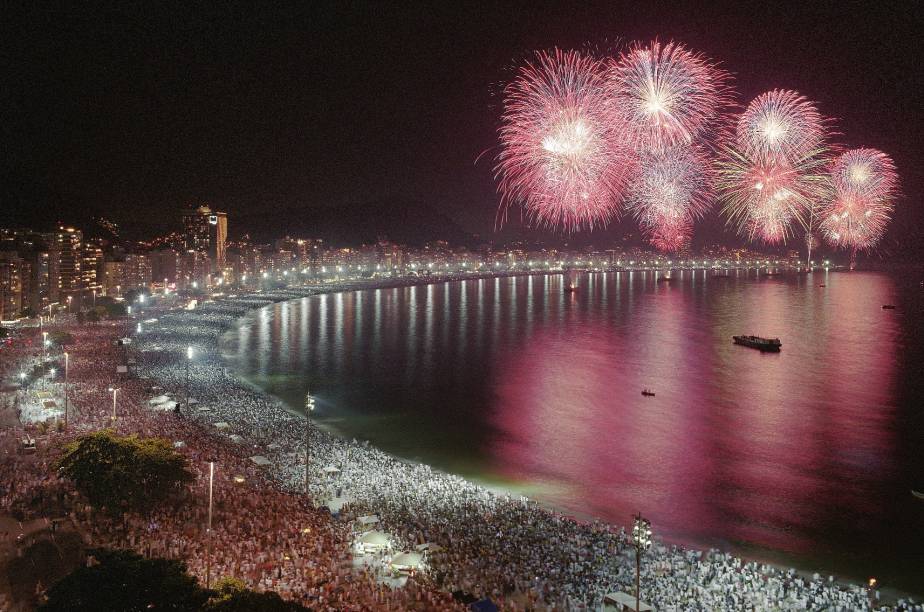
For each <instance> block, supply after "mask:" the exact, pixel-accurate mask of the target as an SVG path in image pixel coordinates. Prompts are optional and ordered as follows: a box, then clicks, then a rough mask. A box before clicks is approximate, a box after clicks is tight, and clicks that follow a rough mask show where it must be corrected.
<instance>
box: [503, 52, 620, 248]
mask: <svg viewBox="0 0 924 612" xmlns="http://www.w3.org/2000/svg"><path fill="white" fill-rule="evenodd" d="M603 75H604V71H603V65H602V62H600V61H599V60H596V59H594V58H592V57H588V56H586V55H582V54H580V53H578V52H575V51H560V50H556V51H555V52H554V53H552V54H547V53H537V57H536V61H535V63H527V64H526V66H524V67H523V68H521V69H520V72H519V74H518V76H517V78H516V80H514V81H513V82H512V83H511V84H510V85H509V86H508V87H507V88H506V90H505V100H504V115H503V126H502V127H501V129H500V137H501V145H502V150H501V153H500V154H499V156H498V163H497V166H496V168H495V172H496V174H497V176H498V177H499V178H500V181H499V187H498V189H499V191H500V192H501V194H502V203H501V206H502V208H504V209H505V208H506V206H508V205H509V204H510V203H513V202H517V203H520V204H522V205H523V207H524V208H525V210H526V212H527V215H529V216H530V217H531V218H532V219H534V220H535V221H537V222H538V223H539V224H540V225H547V226H553V227H564V228H566V229H569V230H572V229H578V228H583V227H586V228H593V227H594V226H595V225H606V223H608V222H609V221H610V220H611V219H613V218H614V217H615V216H616V215H617V214H618V212H619V205H620V202H621V199H622V195H623V192H624V190H625V188H626V185H627V184H628V181H629V178H630V176H631V173H632V172H633V167H634V156H633V154H632V151H631V149H630V148H629V147H628V146H627V143H626V140H625V130H624V128H623V126H622V125H621V124H620V123H619V122H618V121H617V120H615V118H614V116H613V113H612V104H611V100H610V99H609V97H608V95H607V93H606V88H605V87H604V76H603Z"/></svg>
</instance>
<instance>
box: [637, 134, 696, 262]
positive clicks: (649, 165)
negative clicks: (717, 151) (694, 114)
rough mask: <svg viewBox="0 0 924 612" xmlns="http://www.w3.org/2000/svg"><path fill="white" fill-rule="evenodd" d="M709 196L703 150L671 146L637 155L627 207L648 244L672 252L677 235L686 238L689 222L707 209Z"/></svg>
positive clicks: (690, 226)
mask: <svg viewBox="0 0 924 612" xmlns="http://www.w3.org/2000/svg"><path fill="white" fill-rule="evenodd" d="M711 196H712V172H711V164H710V161H709V159H708V157H707V156H706V154H705V152H704V151H703V150H702V149H701V148H699V147H696V146H680V147H672V148H668V149H663V150H655V151H649V152H645V153H642V154H641V155H640V161H639V170H638V173H637V175H636V178H635V180H634V181H633V183H632V186H631V188H630V192H629V198H628V201H627V209H628V210H629V211H630V212H631V213H632V215H633V216H634V217H635V218H636V219H637V220H638V222H639V226H640V227H641V228H642V230H643V232H644V233H645V234H646V235H647V236H648V237H649V240H650V241H651V242H652V244H654V245H655V246H656V247H657V248H659V249H661V250H672V251H675V250H678V248H679V247H677V246H676V245H677V244H678V242H677V237H678V236H680V235H681V234H683V235H686V236H687V238H689V234H691V233H692V226H693V222H694V221H695V220H696V219H699V218H700V217H702V215H703V214H704V213H705V212H706V211H707V210H708V209H709V206H710V202H711ZM665 236H673V237H675V239H674V240H666V239H665V238H664V237H665Z"/></svg>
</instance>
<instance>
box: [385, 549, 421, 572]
mask: <svg viewBox="0 0 924 612" xmlns="http://www.w3.org/2000/svg"><path fill="white" fill-rule="evenodd" d="M420 561H421V556H420V553H416V552H403V553H400V554H397V555H395V556H394V557H392V558H391V566H392V567H394V568H396V569H409V570H410V569H417V568H419V567H420Z"/></svg>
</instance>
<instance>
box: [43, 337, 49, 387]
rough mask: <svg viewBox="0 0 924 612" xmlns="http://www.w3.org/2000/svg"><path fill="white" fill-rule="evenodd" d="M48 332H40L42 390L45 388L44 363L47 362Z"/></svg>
mask: <svg viewBox="0 0 924 612" xmlns="http://www.w3.org/2000/svg"><path fill="white" fill-rule="evenodd" d="M47 349H48V332H47V331H43V332H42V389H44V388H45V362H46V361H47V355H48V353H47Z"/></svg>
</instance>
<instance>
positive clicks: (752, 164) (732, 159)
mask: <svg viewBox="0 0 924 612" xmlns="http://www.w3.org/2000/svg"><path fill="white" fill-rule="evenodd" d="M823 165H824V159H823V158H821V157H816V156H814V155H808V156H805V157H801V158H797V159H794V160H792V161H790V160H785V159H781V158H780V159H774V158H770V159H767V158H752V157H749V156H747V155H746V154H744V153H742V152H740V151H736V150H734V149H731V148H727V149H726V150H725V151H724V152H723V155H722V158H721V159H720V161H719V163H718V167H719V173H718V177H717V180H716V186H717V188H718V191H719V193H720V196H721V198H722V200H723V201H724V209H723V210H724V212H725V214H726V216H727V218H728V221H729V223H730V224H732V225H734V226H736V227H737V229H738V231H739V233H740V234H742V235H744V236H746V237H747V238H748V239H751V240H753V239H759V240H762V241H763V242H766V243H768V244H776V243H780V242H785V241H786V239H787V238H788V237H789V235H790V233H791V231H792V226H793V224H794V223H799V224H801V225H804V224H805V221H806V216H807V214H806V213H808V212H809V211H810V210H811V208H812V207H813V206H814V204H815V203H817V202H821V201H824V200H825V199H826V198H827V197H828V193H829V192H830V188H829V185H830V181H829V179H828V177H827V175H826V174H824V173H823V171H822V170H823Z"/></svg>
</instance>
